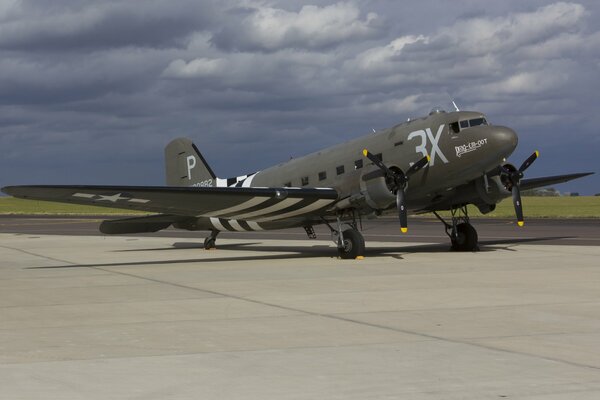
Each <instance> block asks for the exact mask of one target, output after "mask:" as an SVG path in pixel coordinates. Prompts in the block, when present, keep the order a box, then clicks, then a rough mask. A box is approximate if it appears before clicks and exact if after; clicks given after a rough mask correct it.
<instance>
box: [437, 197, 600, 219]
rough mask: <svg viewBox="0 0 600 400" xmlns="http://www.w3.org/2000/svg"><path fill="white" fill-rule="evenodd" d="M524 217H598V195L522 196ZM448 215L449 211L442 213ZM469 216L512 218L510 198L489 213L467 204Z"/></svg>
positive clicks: (599, 199) (599, 208)
mask: <svg viewBox="0 0 600 400" xmlns="http://www.w3.org/2000/svg"><path fill="white" fill-rule="evenodd" d="M522 202H523V213H524V215H525V218H600V196H579V197H523V198H522ZM444 215H449V213H444ZM469 215H470V216H471V217H492V218H514V217H515V209H514V207H513V204H512V199H511V198H507V199H504V200H502V201H501V202H500V203H498V204H497V205H496V209H495V210H494V211H492V212H491V213H489V214H485V215H483V214H481V213H480V212H479V210H478V209H477V207H474V206H469Z"/></svg>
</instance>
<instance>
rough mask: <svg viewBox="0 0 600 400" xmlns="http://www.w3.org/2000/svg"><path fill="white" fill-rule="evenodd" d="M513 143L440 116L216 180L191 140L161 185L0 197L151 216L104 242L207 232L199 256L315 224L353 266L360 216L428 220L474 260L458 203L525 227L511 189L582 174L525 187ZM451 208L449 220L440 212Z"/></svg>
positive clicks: (474, 122) (122, 224) (462, 115)
mask: <svg viewBox="0 0 600 400" xmlns="http://www.w3.org/2000/svg"><path fill="white" fill-rule="evenodd" d="M517 141H518V139H517V134H516V133H515V132H514V131H513V130H511V129H509V128H507V127H503V126H497V125H492V124H490V123H489V122H488V120H487V118H486V116H485V115H484V114H482V113H480V112H468V111H459V110H458V109H457V111H456V112H445V111H443V110H439V109H434V110H433V111H432V112H431V113H430V114H429V115H428V116H426V117H424V118H419V119H413V120H408V121H407V122H404V123H401V124H399V125H396V126H394V127H392V128H389V129H384V130H381V131H378V132H374V133H372V134H369V135H367V136H363V137H360V138H357V139H354V140H351V141H349V142H347V143H343V144H340V145H337V146H333V147H330V148H327V149H324V150H321V151H318V152H316V153H313V154H309V155H307V156H304V157H301V158H296V159H292V160H290V161H287V162H284V163H281V164H279V165H276V166H273V167H270V168H267V169H265V170H263V171H259V172H255V173H252V174H248V175H243V176H238V177H235V178H229V179H220V178H217V176H216V175H215V173H214V172H213V171H212V169H211V168H210V167H209V166H208V163H207V162H206V160H205V158H204V157H203V156H202V154H201V153H200V151H199V150H198V148H197V147H196V146H195V145H194V144H193V143H192V142H191V141H190V140H189V139H184V138H180V139H175V140H173V141H172V142H171V143H169V144H168V145H167V147H166V148H165V163H166V176H167V185H168V186H160V187H145V186H144V187H142V186H55V185H53V186H49V185H42V186H8V187H5V188H3V189H2V191H4V192H5V193H7V194H10V195H13V196H15V197H20V198H25V199H38V200H50V201H57V202H65V203H77V204H90V205H97V206H105V207H115V208H124V209H134V210H142V211H150V212H153V213H157V214H156V215H150V216H142V217H136V218H127V219H120V220H108V221H104V222H102V224H101V225H100V231H101V232H103V233H106V234H126V233H141V232H156V231H159V230H161V229H165V228H167V227H169V226H173V227H175V228H180V229H187V230H192V231H196V230H205V231H210V232H211V233H210V234H209V236H208V237H207V238H206V240H205V241H204V247H205V248H206V249H211V248H214V247H215V241H216V238H217V235H218V234H219V232H221V231H260V230H268V229H282V228H291V227H303V228H304V229H305V230H306V233H307V235H308V236H309V237H311V238H314V237H315V232H314V230H313V226H314V225H317V224H325V225H327V226H328V227H329V229H330V230H331V233H332V238H333V240H334V243H336V245H337V248H338V251H339V255H340V257H341V258H361V257H362V256H363V255H364V250H365V242H364V239H363V236H362V235H361V233H360V232H359V229H360V227H361V225H362V224H361V221H362V218H363V217H365V216H366V217H370V216H379V215H382V214H384V213H389V212H394V210H395V212H397V213H398V216H399V219H400V229H401V231H402V232H406V231H407V230H408V224H407V215H408V213H409V212H411V213H427V212H431V213H433V214H434V215H435V216H436V217H437V218H438V219H439V220H440V221H441V222H442V223H443V226H444V228H445V231H446V234H447V235H448V236H449V237H450V241H451V243H452V249H454V250H457V251H474V250H477V248H478V246H477V232H476V231H475V229H474V228H473V226H472V225H471V223H470V221H469V215H468V213H467V204H473V205H475V206H476V207H477V208H478V209H479V210H480V211H481V212H482V213H484V214H485V213H488V212H490V211H492V210H494V208H495V207H496V203H498V202H499V201H500V200H501V199H503V198H504V197H509V196H512V199H513V203H514V207H515V212H516V217H517V221H518V224H519V225H520V226H522V225H523V206H522V204H521V195H520V191H521V190H524V189H532V188H537V187H541V186H546V185H550V184H556V183H560V182H566V181H568V180H571V179H575V178H580V177H582V176H586V175H589V174H591V173H577V174H569V175H559V176H549V177H543V178H534V179H523V173H524V172H525V170H526V169H527V168H529V166H531V164H532V163H533V162H534V161H535V159H536V158H537V157H538V152H537V151H536V152H534V153H533V154H532V155H531V156H530V157H529V158H527V159H526V160H525V161H524V162H523V163H522V164H521V165H520V166H519V168H517V167H515V166H513V165H512V164H509V163H507V162H506V158H507V157H508V156H510V154H511V153H512V152H513V150H514V149H515V147H516V146H517ZM441 210H450V211H451V217H450V218H448V220H445V219H444V218H442V217H441V216H440V215H439V214H438V211H441Z"/></svg>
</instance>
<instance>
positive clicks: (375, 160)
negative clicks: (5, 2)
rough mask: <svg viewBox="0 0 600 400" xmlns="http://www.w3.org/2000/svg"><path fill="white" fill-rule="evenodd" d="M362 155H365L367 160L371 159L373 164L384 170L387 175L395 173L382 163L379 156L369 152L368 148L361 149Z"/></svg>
mask: <svg viewBox="0 0 600 400" xmlns="http://www.w3.org/2000/svg"><path fill="white" fill-rule="evenodd" d="M363 155H364V156H365V157H367V158H368V159H369V160H371V161H372V162H373V164H375V165H377V166H378V167H379V168H381V169H382V170H383V172H385V173H386V174H387V175H389V176H394V175H395V174H394V172H393V171H392V170H390V169H389V168H388V167H386V166H385V164H384V163H382V162H381V160H380V159H379V158H377V157H375V156H374V155H373V154H372V153H370V152H369V150H367V149H364V150H363Z"/></svg>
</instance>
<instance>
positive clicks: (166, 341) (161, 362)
mask: <svg viewBox="0 0 600 400" xmlns="http://www.w3.org/2000/svg"><path fill="white" fill-rule="evenodd" d="M15 221H16V222H17V223H20V224H21V225H20V228H18V229H16V228H14V227H9V226H8V225H9V224H7V222H11V223H14V222H15ZM49 221H50V222H59V223H58V224H56V226H55V228H56V227H58V228H59V229H52V228H50V230H52V231H53V232H52V233H55V234H47V233H48V232H47V230H48V229H49V228H48V227H46V228H42V227H41V226H42V225H44V224H43V223H41V222H39V221H38V220H37V219H36V220H31V219H27V218H20V219H7V218H1V219H0V225H2V228H1V231H2V232H5V233H0V399H40V398H44V399H131V398H143V399H165V398H169V399H366V398H369V399H396V398H403V399H404V398H409V399H501V398H509V399H598V398H600V262H599V261H598V260H600V246H598V243H599V242H598V238H599V236H600V234H599V233H598V230H599V229H600V227H599V224H598V222H597V221H593V220H592V221H589V222H581V221H576V222H572V221H559V222H557V223H556V225H552V224H553V223H552V222H551V221H544V223H548V225H543V224H542V225H543V226H546V229H548V226H557V227H558V228H560V230H559V231H558V232H546V231H545V229H544V228H543V227H540V225H536V222H535V221H528V225H526V228H525V229H529V231H525V230H521V231H519V232H520V233H518V234H516V235H522V236H515V234H512V235H511V234H509V232H511V231H512V230H516V229H517V228H515V227H514V226H512V227H510V228H509V226H510V225H507V227H506V228H503V227H502V226H503V225H501V224H502V221H495V222H493V221H492V222H489V224H490V225H487V224H488V222H482V223H480V221H479V220H478V221H475V224H476V225H477V226H478V228H479V229H478V230H479V232H480V237H482V238H483V239H484V240H483V243H482V245H481V251H479V252H476V253H456V252H448V251H447V250H448V243H447V239H445V238H444V236H443V235H444V234H443V230H441V232H438V233H437V234H436V235H438V234H440V233H441V235H438V236H435V237H436V238H437V239H434V240H423V238H421V240H420V241H419V242H406V241H405V240H407V239H403V241H400V240H399V239H398V236H399V234H396V233H395V232H392V231H391V229H392V228H391V227H390V228H389V229H390V231H389V232H388V227H387V224H388V222H386V221H383V223H382V224H381V226H376V225H373V226H371V225H369V226H368V227H367V226H365V228H368V229H369V230H367V231H366V235H365V236H366V237H367V246H368V248H367V249H368V250H367V256H366V258H365V259H364V260H339V259H337V258H336V257H334V255H335V251H336V250H335V248H334V246H333V244H332V243H330V242H329V241H327V240H317V241H310V240H308V239H299V240H298V239H296V238H295V236H292V235H295V233H292V232H289V234H288V235H284V234H285V233H286V232H287V231H284V232H279V238H282V237H284V238H289V239H287V240H281V239H272V238H269V237H263V236H260V235H254V236H253V235H251V234H238V236H230V237H227V235H223V237H219V240H218V242H217V244H218V249H217V250H214V251H205V250H203V249H202V248H201V245H202V243H201V242H202V241H201V240H199V239H198V236H200V235H198V234H197V233H191V235H193V236H191V235H190V233H187V232H183V233H182V232H179V233H175V231H173V232H167V233H166V234H165V235H167V236H157V235H154V237H149V236H147V237H141V236H127V237H125V236H123V237H111V236H100V235H96V236H93V235H91V234H90V235H87V234H84V233H83V232H79V229H80V228H82V227H88V228H86V229H89V230H90V233H91V227H93V226H94V224H95V226H97V222H93V221H89V220H88V221H87V222H79V221H78V220H76V219H75V220H74V219H65V220H60V221H59V220H58V219H50V220H49ZM69 221H71V222H72V223H71V224H70V225H71V227H72V228H71V231H70V232H71V234H70V235H64V234H61V233H64V232H63V230H68V229H69V228H68V225H69ZM25 223H30V224H29V225H26V224H25ZM46 223H48V220H46ZM410 223H411V225H410V226H411V232H412V233H414V235H419V234H421V235H423V236H427V235H429V231H428V230H427V229H430V228H426V227H422V230H420V228H419V226H421V225H420V224H422V225H423V226H428V225H427V224H430V225H433V224H431V223H430V222H427V221H421V222H419V221H417V222H415V220H414V219H411V221H410ZM506 224H508V222H507V223H506ZM389 225H390V226H391V225H392V222H391V221H390V222H389ZM24 226H27V227H28V228H24ZM435 226H436V228H437V230H438V231H439V230H440V226H439V224H436V225H435ZM44 229H45V230H44ZM10 230H13V231H14V232H12V233H8V232H7V231H10ZM82 231H84V232H85V230H83V229H82ZM394 231H395V230H394ZM588 231H589V232H588ZM494 232H497V233H496V234H494ZM523 232H525V233H523ZM577 232H578V233H577ZM586 232H587V233H586ZM301 234H302V235H304V233H303V232H301ZM173 235H177V236H173ZM188 235H190V236H188ZM377 235H382V236H381V237H382V239H379V240H375V239H376V237H377ZM383 235H392V236H383ZM326 236H327V235H323V236H322V239H325V238H326ZM431 236H433V234H432V235H431ZM299 237H302V236H299ZM567 237H568V238H569V239H568V240H569V241H567V239H565V238H567ZM578 238H579V239H581V240H574V239H578ZM386 240H387V241H386ZM411 240H414V238H413V239H411ZM558 243H567V244H558ZM568 243H571V244H568ZM572 243H575V244H577V245H573V244H572Z"/></svg>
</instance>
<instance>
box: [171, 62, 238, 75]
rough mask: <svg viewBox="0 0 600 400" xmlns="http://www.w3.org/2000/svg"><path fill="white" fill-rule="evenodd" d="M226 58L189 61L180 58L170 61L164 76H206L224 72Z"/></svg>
mask: <svg viewBox="0 0 600 400" xmlns="http://www.w3.org/2000/svg"><path fill="white" fill-rule="evenodd" d="M225 68H227V60H224V59H222V58H215V59H210V58H196V59H194V60H192V61H190V62H187V63H186V62H185V61H184V60H182V59H178V60H174V61H172V62H171V63H170V64H169V66H168V67H167V68H166V69H165V70H164V72H163V74H162V76H163V77H165V78H206V77H213V76H217V75H220V74H223V73H224V69H225Z"/></svg>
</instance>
